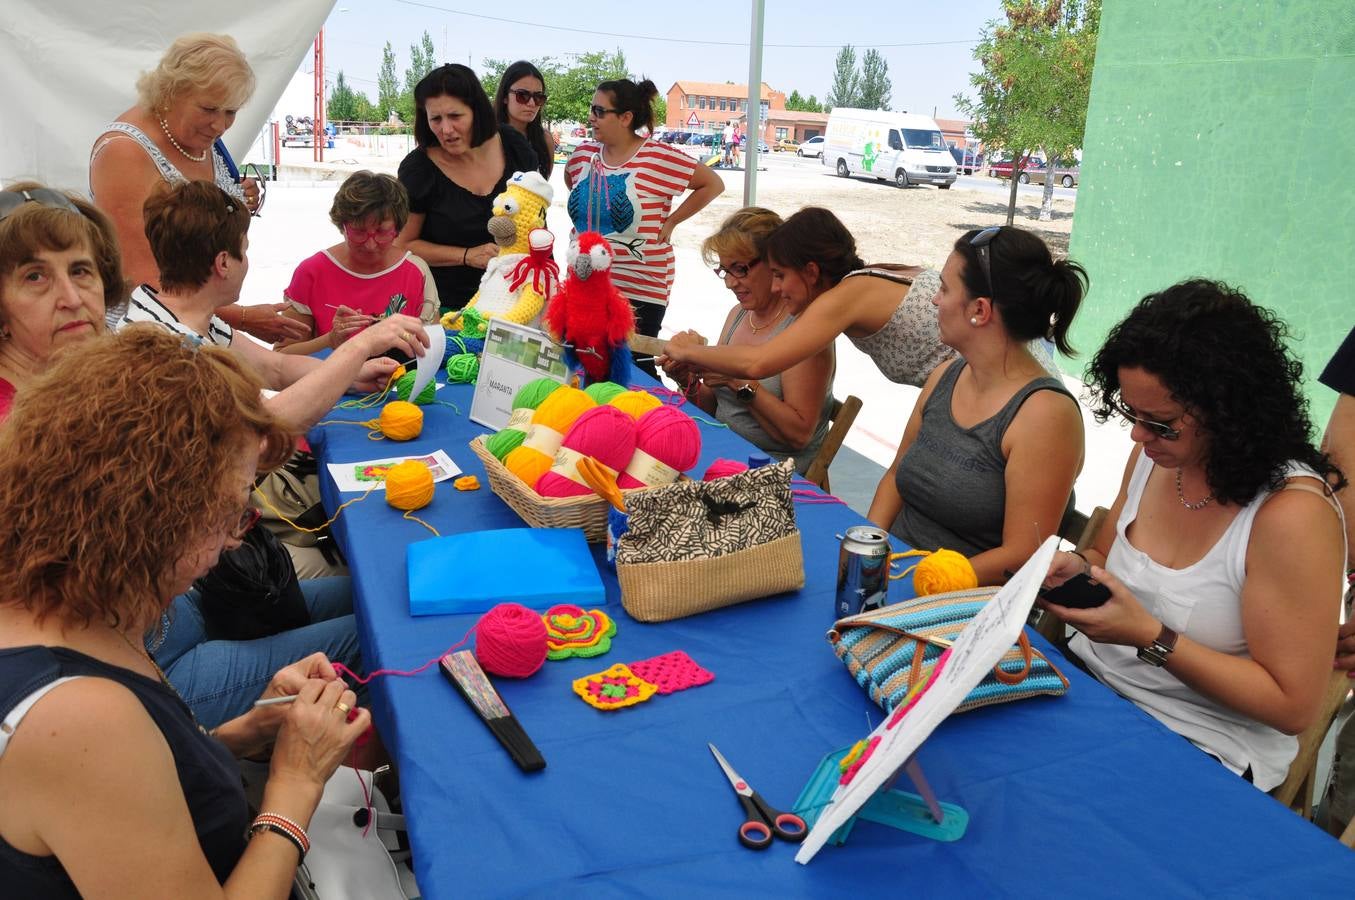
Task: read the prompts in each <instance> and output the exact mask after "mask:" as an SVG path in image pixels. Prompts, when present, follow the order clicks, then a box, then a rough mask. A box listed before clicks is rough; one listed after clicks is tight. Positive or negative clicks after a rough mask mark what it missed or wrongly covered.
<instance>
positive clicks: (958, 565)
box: [913, 547, 979, 597]
mask: <svg viewBox="0 0 1355 900" xmlns="http://www.w3.org/2000/svg"><path fill="white" fill-rule="evenodd" d="M978 586H979V576H978V575H977V574H976V573H975V572H974V567H973V566H972V565H970V563H969V560H968V559H967V558H966V557H965V555H964V554H963V553H956V552H955V551H954V550H947V549H945V548H944V547H943V548H941V549H940V550H937V551H935V552H933V553H928V554H927V555H926V556H924V557H923V558H922V562H920V563H918V564H917V567H916V568H915V569H914V570H913V590H914V591H915V592H916V593H917V595H918V596H919V597H926V596H929V595H931V594H942V593H945V592H946V591H964V590H968V589H970V588H976V587H978Z"/></svg>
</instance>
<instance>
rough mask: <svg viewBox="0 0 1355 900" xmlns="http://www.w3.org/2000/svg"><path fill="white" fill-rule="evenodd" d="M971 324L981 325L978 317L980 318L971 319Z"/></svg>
mask: <svg viewBox="0 0 1355 900" xmlns="http://www.w3.org/2000/svg"><path fill="white" fill-rule="evenodd" d="M969 324H970V325H977V324H979V317H978V316H975V317H974V318H972V319H970V320H969Z"/></svg>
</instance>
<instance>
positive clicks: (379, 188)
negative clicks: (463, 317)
mask: <svg viewBox="0 0 1355 900" xmlns="http://www.w3.org/2000/svg"><path fill="white" fill-rule="evenodd" d="M329 219H330V221H331V222H333V223H334V225H335V226H336V227H337V228H338V229H339V231H340V232H341V233H342V234H343V240H342V241H340V242H339V243H337V244H335V245H334V246H332V247H329V248H327V249H325V250H321V251H320V252H319V253H316V254H315V255H314V256H311V257H309V258H307V259H305V260H303V261H302V263H301V265H299V266H297V267H296V271H295V272H293V273H292V283H291V284H289V285H288V286H287V290H286V291H285V292H284V296H285V297H286V299H287V301H288V302H289V303H291V308H290V309H288V310H287V311H286V312H284V313H283V315H286V316H290V317H291V318H293V319H296V320H298V321H300V322H302V323H303V324H304V325H306V326H307V327H308V328H309V329H310V336H309V337H308V338H306V339H303V340H300V341H296V342H293V343H285V344H284V343H279V344H278V345H277V348H276V349H278V350H281V351H282V352H284V353H302V354H309V353H314V352H315V351H316V350H319V349H322V348H324V347H337V346H339V345H340V344H342V343H343V342H344V341H346V340H348V339H349V338H351V337H352V336H353V335H355V334H357V333H358V332H359V331H362V329H364V328H366V327H367V326H368V325H371V324H372V323H374V322H378V321H380V320H381V319H384V318H386V317H387V316H390V315H393V314H395V313H405V314H406V315H410V316H418V317H419V318H420V319H422V320H423V321H424V322H427V323H432V322H436V321H437V317H438V289H437V285H436V284H434V282H433V276H432V274H431V273H430V272H429V271H428V266H427V265H426V264H424V262H423V260H421V259H419V258H418V257H417V256H414V255H413V254H412V253H408V252H406V251H404V250H401V249H399V248H397V247H396V244H395V238H396V235H398V234H399V233H400V229H401V228H403V227H404V226H405V222H406V221H407V220H408V219H409V197H408V195H407V194H406V193H405V188H404V185H402V184H400V182H399V181H397V180H396V179H395V178H393V177H391V176H390V175H377V174H376V173H374V172H368V171H366V170H363V171H361V172H354V173H353V174H352V175H350V176H348V178H347V180H345V181H344V183H343V184H342V185H340V186H339V191H338V193H337V194H335V195H334V205H333V206H331V207H330V210H329Z"/></svg>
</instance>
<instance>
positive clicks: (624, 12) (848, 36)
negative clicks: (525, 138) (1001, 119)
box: [303, 0, 1000, 118]
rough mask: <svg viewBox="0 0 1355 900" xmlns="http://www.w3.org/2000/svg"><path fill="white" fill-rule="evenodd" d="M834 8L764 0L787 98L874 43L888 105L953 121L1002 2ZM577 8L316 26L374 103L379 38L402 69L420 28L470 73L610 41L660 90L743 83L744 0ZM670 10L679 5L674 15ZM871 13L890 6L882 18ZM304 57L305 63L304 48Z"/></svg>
mask: <svg viewBox="0 0 1355 900" xmlns="http://www.w3.org/2000/svg"><path fill="white" fill-rule="evenodd" d="M833 8H834V4H833V3H831V2H827V0H812V2H811V0H766V6H765V14H764V15H765V23H764V29H763V40H764V42H765V44H766V45H767V46H766V48H765V50H764V55H763V61H762V80H763V81H765V82H766V83H767V84H769V85H770V86H771V87H773V88H774V89H776V90H779V91H784V92H785V93H786V94H787V95H789V94H790V92H791V91H792V90H798V91H799V92H800V93H801V94H802V95H804V96H806V97H807V96H809V95H810V94H814V95H815V96H817V97H818V99H819V100H823V99H824V96H825V94H827V92H828V88H829V85H830V83H831V81H832V76H833V61H834V58H835V57H836V55H837V52H838V49H839V48H840V47H841V46H842V45H843V44H851V45H852V46H854V47H856V48H857V59H858V63H859V61H860V57H861V55H862V54H863V53H864V52H865V49H866V48H867V47H870V46H874V47H876V48H877V49H879V50H880V52H881V53H882V54H883V55H884V57H885V60H886V61H887V62H888V63H889V77H890V78H891V79H892V81H893V93H892V95H891V100H892V105H893V107H894V109H895V110H898V111H904V110H906V111H908V112H917V113H927V114H932V112H933V110H935V115H937V116H939V117H941V118H960V115H959V113H958V112H957V111H956V109H955V101H954V99H953V98H954V95H955V94H956V92H959V91H966V90H967V89H968V87H969V73H970V72H971V71H972V70H973V69H974V68H976V66H977V63H975V62H974V59H973V46H974V43H975V42H976V41H977V40H978V37H979V34H980V32H981V31H982V29H983V26H984V23H985V22H987V21H989V20H990V19H994V18H997V17H998V15H999V9H1000V2H999V0H931V2H918V0H885V2H881V3H879V4H878V5H877V6H874V7H872V6H870V4H867V5H866V6H864V7H859V8H857V9H858V11H857V12H854V13H846V12H845V11H846V10H848V9H851V7H850V5H849V4H843V6H842V7H841V8H840V9H841V10H842V11H844V14H839V15H833V14H831V13H830V11H831V10H832V9H833ZM586 9H587V10H588V11H589V13H590V15H589V16H588V18H591V19H592V20H593V21H594V22H596V23H597V24H596V25H595V26H590V25H589V23H588V22H587V21H585V20H584V19H583V18H581V17H579V16H575V15H573V13H574V12H575V11H577V10H576V9H575V8H573V7H571V6H569V5H567V4H562V3H545V2H541V0H512V2H511V3H507V4H502V5H492V4H473V3H470V2H469V0H339V2H338V3H336V5H335V7H334V9H333V11H332V12H331V13H330V15H329V19H328V21H327V22H326V24H325V73H326V78H327V79H328V80H331V81H332V80H333V78H334V77H335V76H336V75H337V74H338V72H339V70H340V69H342V70H343V73H344V79H345V80H346V81H348V82H349V83H350V84H351V85H352V86H353V87H354V88H355V89H356V90H360V91H362V92H364V93H366V94H367V96H368V98H369V99H371V100H373V101H375V99H376V76H377V72H378V70H379V69H380V67H381V49H382V47H383V46H384V45H385V42H386V41H390V43H391V46H392V47H393V48H394V49H395V58H396V66H397V69H398V70H399V72H400V74H403V72H404V69H405V67H407V66H408V65H409V46H410V44H412V43H415V42H417V41H419V40H420V38H421V37H422V34H423V32H424V31H427V32H428V34H429V36H430V37H431V38H432V39H433V45H434V47H435V48H436V50H437V52H438V56H439V59H440V60H442V61H445V62H460V63H467V64H468V65H470V66H471V68H473V69H475V70H476V71H480V70H481V68H482V63H483V61H484V59H485V58H487V57H490V58H500V59H508V60H515V59H531V60H537V59H541V58H543V57H546V56H551V57H555V58H557V59H560V58H567V57H568V56H569V54H571V53H587V52H590V51H597V50H612V49H615V48H617V47H619V48H621V49H622V50H624V51H625V54H626V61H627V63H628V64H629V65H630V68H631V71H632V72H634V73H635V74H637V75H645V76H646V77H648V78H650V79H652V80H653V81H654V83H655V84H656V85H658V88H659V92H660V94H661V95H662V94H664V93H666V92H667V90H668V88H669V87H670V86H671V85H672V84H673V82H674V81H679V80H688V81H713V82H723V81H733V82H735V83H737V84H744V83H746V82H747V81H748V39H749V23H750V17H751V14H752V13H751V10H752V4H751V2H746V3H740V2H734V3H724V4H721V3H719V2H713V3H712V2H707V3H678V4H673V3H668V2H659V0H591V2H590V3H588V4H587V6H586ZM674 9H681V10H682V11H684V14H682V15H680V16H678V17H677V19H676V20H674V17H673V15H672V11H673V10H674ZM873 10H888V15H887V17H886V18H887V21H881V20H880V17H876V16H874V15H873V14H872V11H873ZM496 17H497V18H496ZM509 18H511V19H512V20H514V21H505V20H507V19H509ZM525 23H533V24H531V25H528V24H525ZM777 45H783V46H777ZM889 45H894V46H889ZM905 45H906V46H905ZM303 65H304V68H305V69H306V70H307V71H309V70H310V66H311V61H310V58H309V55H308V56H307V59H306V62H305V63H304V64H303Z"/></svg>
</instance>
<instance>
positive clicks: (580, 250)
mask: <svg viewBox="0 0 1355 900" xmlns="http://www.w3.org/2000/svg"><path fill="white" fill-rule="evenodd" d="M611 269H612V248H611V247H610V246H609V245H608V243H607V239H606V238H604V237H603V236H602V235H600V234H598V233H597V232H595V231H585V232H583V233H582V234H580V235H579V240H578V243H577V244H576V245H575V246H573V247H571V248H570V250H569V272H568V273H567V274H566V276H565V281H564V284H563V285H561V287H560V289H559V290H558V291H556V292H555V295H554V296H553V297H551V298H550V302H549V303H548V304H547V305H546V316H545V324H546V327H547V328H548V329H549V330H550V334H551V337H553V338H554V339H555V340H556V341H559V342H560V343H562V344H564V345H565V351H566V361H567V362H568V363H569V364H570V366H571V367H572V368H582V369H583V371H584V374H585V375H586V376H587V381H588V382H589V383H590V384H591V383H594V382H598V381H614V382H616V383H617V384H628V383H629V382H630V374H631V371H630V370H631V361H630V353H629V352H628V351H627V350H626V347H625V342H626V339H627V338H629V337H630V335H631V334H632V333H633V332H634V331H635V313H633V312H632V311H631V308H630V303H629V302H628V301H627V300H626V298H625V297H623V296H622V295H621V292H620V291H618V290H617V289H616V286H615V285H613V284H612V271H611Z"/></svg>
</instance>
